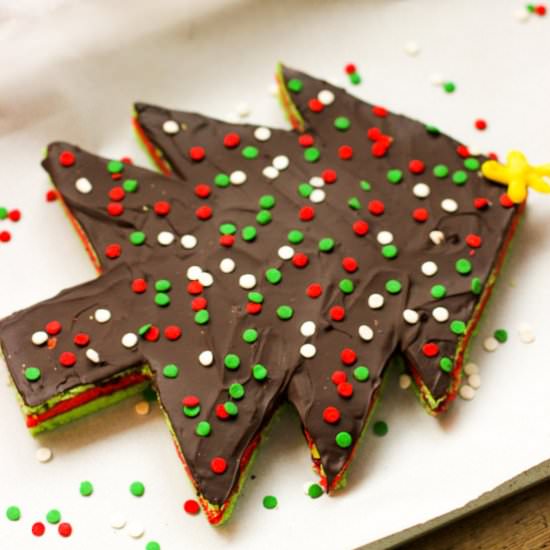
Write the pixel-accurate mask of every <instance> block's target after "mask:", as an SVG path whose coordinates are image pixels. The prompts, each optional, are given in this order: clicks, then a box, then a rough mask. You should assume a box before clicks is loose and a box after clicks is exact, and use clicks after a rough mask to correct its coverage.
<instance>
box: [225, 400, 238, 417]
mask: <svg viewBox="0 0 550 550" xmlns="http://www.w3.org/2000/svg"><path fill="white" fill-rule="evenodd" d="M223 408H224V409H225V412H226V413H227V414H228V415H229V416H237V415H238V414H239V407H238V406H237V404H236V403H233V402H232V401H226V402H225V403H224V404H223Z"/></svg>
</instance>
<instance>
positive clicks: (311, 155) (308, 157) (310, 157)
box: [304, 147, 321, 162]
mask: <svg viewBox="0 0 550 550" xmlns="http://www.w3.org/2000/svg"><path fill="white" fill-rule="evenodd" d="M320 157H321V152H320V151H319V149H317V148H316V147H308V148H307V149H305V150H304V160H305V161H306V162H317V161H318V160H319V158H320Z"/></svg>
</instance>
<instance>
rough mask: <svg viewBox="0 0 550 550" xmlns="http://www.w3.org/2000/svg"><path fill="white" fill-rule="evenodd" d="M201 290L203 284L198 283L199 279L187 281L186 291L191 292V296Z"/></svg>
mask: <svg viewBox="0 0 550 550" xmlns="http://www.w3.org/2000/svg"><path fill="white" fill-rule="evenodd" d="M202 290H203V286H202V285H201V284H200V282H199V281H189V283H188V284H187V292H188V293H189V294H191V296H196V295H197V294H200V293H201V292H202Z"/></svg>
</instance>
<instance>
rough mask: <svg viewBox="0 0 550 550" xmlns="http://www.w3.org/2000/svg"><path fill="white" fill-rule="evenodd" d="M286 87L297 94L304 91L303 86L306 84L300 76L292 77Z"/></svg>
mask: <svg viewBox="0 0 550 550" xmlns="http://www.w3.org/2000/svg"><path fill="white" fill-rule="evenodd" d="M286 87H287V88H288V89H289V90H290V91H291V92H294V93H295V94H297V93H299V92H301V91H302V88H303V87H304V85H303V84H302V81H301V80H299V79H298V78H291V79H290V80H289V81H288V82H287V83H286Z"/></svg>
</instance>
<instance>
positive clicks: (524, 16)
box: [514, 8, 531, 23]
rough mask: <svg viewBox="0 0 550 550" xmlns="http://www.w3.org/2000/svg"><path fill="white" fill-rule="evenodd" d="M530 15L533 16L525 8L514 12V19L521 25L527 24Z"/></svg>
mask: <svg viewBox="0 0 550 550" xmlns="http://www.w3.org/2000/svg"><path fill="white" fill-rule="evenodd" d="M530 15H531V14H530V13H529V12H528V11H527V10H526V9H525V8H518V9H517V10H515V11H514V17H515V18H516V20H517V21H519V22H520V23H525V22H526V21H528V20H529V17H530Z"/></svg>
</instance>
